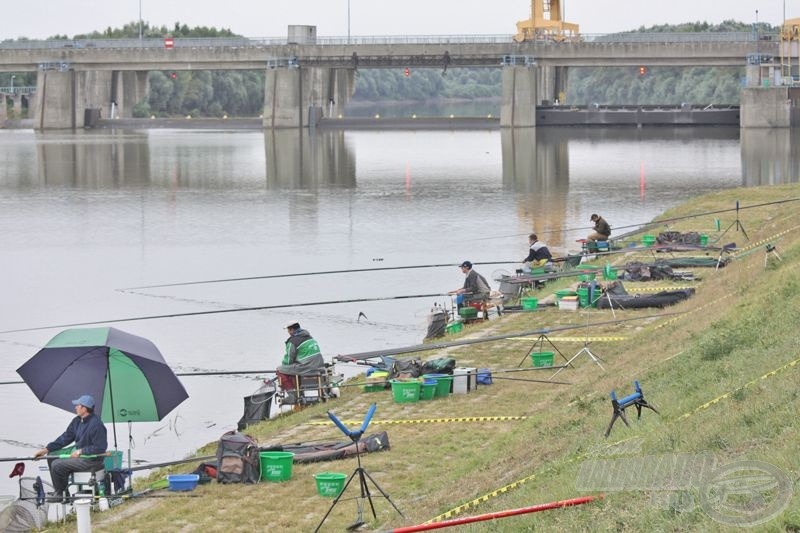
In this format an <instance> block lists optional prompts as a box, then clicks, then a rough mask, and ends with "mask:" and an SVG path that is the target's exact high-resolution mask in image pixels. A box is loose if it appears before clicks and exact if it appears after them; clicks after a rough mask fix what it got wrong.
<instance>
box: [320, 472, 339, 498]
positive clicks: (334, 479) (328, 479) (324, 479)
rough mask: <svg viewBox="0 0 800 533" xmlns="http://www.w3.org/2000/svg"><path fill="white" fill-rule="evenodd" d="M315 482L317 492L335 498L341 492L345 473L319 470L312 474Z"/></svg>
mask: <svg viewBox="0 0 800 533" xmlns="http://www.w3.org/2000/svg"><path fill="white" fill-rule="evenodd" d="M314 479H315V480H316V482H317V493H318V494H319V495H320V496H325V497H326V498H335V497H337V496H338V495H339V494H341V493H342V489H343V488H344V482H345V480H346V479H347V474H339V473H337V472H321V473H319V474H314Z"/></svg>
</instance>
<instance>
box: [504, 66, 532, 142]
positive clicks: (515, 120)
mask: <svg viewBox="0 0 800 533" xmlns="http://www.w3.org/2000/svg"><path fill="white" fill-rule="evenodd" d="M538 75H539V69H538V68H537V67H535V66H515V67H503V76H502V77H503V100H502V102H501V104H500V127H501V128H533V127H536V103H537V101H538V95H537V85H538V83H537V82H538V79H537V78H538Z"/></svg>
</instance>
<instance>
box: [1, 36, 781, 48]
mask: <svg viewBox="0 0 800 533" xmlns="http://www.w3.org/2000/svg"><path fill="white" fill-rule="evenodd" d="M512 37H513V36H512V35H510V34H509V35H405V36H396V35H395V36H365V37H317V38H316V39H315V40H314V41H312V42H302V43H294V42H290V41H289V40H288V39H287V38H285V37H218V38H194V37H187V38H175V39H174V40H173V42H172V46H173V47H174V48H220V47H226V48H250V47H261V46H282V45H289V44H300V45H319V46H342V45H345V46H346V45H373V44H378V45H380V44H504V43H507V44H514V40H513V38H512ZM757 39H758V40H761V41H777V40H778V34H769V33H767V34H764V33H762V34H760V35H758V36H756V35H755V34H754V33H752V32H702V33H633V32H631V33H613V34H583V35H581V36H580V39H579V40H578V41H575V42H581V43H603V44H610V43H687V42H730V43H743V42H752V41H755V40H757ZM542 42H549V43H551V44H553V45H554V46H569V45H570V44H571V42H569V41H565V42H561V43H556V42H553V41H542ZM164 47H165V44H164V39H161V38H147V39H51V40H17V41H3V42H0V49H6V50H9V49H16V50H34V49H64V48H67V49H70V48H71V49H82V48H164Z"/></svg>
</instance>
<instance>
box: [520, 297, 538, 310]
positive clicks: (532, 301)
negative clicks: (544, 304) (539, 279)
mask: <svg viewBox="0 0 800 533" xmlns="http://www.w3.org/2000/svg"><path fill="white" fill-rule="evenodd" d="M521 301H522V309H523V310H525V311H533V310H535V309H536V308H537V307H539V300H538V299H537V298H531V297H530V296H528V297H525V298H523V299H522V300H521Z"/></svg>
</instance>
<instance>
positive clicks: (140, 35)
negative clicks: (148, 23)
mask: <svg viewBox="0 0 800 533" xmlns="http://www.w3.org/2000/svg"><path fill="white" fill-rule="evenodd" d="M141 44H142V0H139V45H140V46H141Z"/></svg>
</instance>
